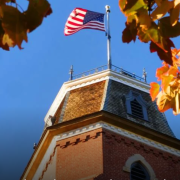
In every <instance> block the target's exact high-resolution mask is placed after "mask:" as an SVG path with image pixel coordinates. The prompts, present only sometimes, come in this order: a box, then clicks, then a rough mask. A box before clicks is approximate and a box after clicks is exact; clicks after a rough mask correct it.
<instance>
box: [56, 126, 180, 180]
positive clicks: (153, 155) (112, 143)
mask: <svg viewBox="0 0 180 180" xmlns="http://www.w3.org/2000/svg"><path fill="white" fill-rule="evenodd" d="M57 145H58V147H57V163H56V165H57V166H56V168H57V169H56V180H110V179H112V180H129V179H130V174H129V173H128V172H125V171H123V167H124V165H125V162H126V161H127V159H128V158H129V157H131V156H133V155H134V154H140V155H141V156H143V157H144V158H145V160H146V161H147V162H148V163H149V164H150V166H151V167H152V168H153V170H154V172H155V174H156V178H158V180H164V179H166V180H180V157H176V156H175V155H172V154H169V153H166V152H164V151H161V150H159V149H156V148H153V147H151V146H148V145H146V144H143V143H139V142H137V141H135V140H132V139H129V138H126V137H124V136H121V135H118V134H116V133H113V132H110V131H108V130H102V129H97V130H94V131H91V132H87V133H84V134H81V135H78V136H74V137H72V138H69V139H65V140H61V141H58V142H57Z"/></svg>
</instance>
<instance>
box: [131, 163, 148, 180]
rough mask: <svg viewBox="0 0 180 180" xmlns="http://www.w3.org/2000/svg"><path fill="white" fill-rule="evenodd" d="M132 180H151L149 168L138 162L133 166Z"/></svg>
mask: <svg viewBox="0 0 180 180" xmlns="http://www.w3.org/2000/svg"><path fill="white" fill-rule="evenodd" d="M131 180H150V177H149V174H148V172H147V170H146V169H145V168H144V167H143V166H142V165H141V164H140V163H138V162H136V163H133V164H132V166H131Z"/></svg>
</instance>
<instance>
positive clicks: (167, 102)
mask: <svg viewBox="0 0 180 180" xmlns="http://www.w3.org/2000/svg"><path fill="white" fill-rule="evenodd" d="M157 106H158V109H159V111H160V112H165V111H167V110H168V109H170V108H171V97H169V96H168V95H167V94H165V93H163V92H162V91H160V93H159V94H158V96H157Z"/></svg>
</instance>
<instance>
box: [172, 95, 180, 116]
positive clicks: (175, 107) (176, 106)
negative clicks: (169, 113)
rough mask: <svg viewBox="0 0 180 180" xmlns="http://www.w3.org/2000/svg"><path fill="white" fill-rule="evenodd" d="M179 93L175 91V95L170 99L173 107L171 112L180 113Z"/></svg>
mask: <svg viewBox="0 0 180 180" xmlns="http://www.w3.org/2000/svg"><path fill="white" fill-rule="evenodd" d="M179 96H180V94H179V93H178V92H177V93H176V96H175V98H174V101H172V103H171V104H172V108H173V114H174V115H178V114H180V97H179Z"/></svg>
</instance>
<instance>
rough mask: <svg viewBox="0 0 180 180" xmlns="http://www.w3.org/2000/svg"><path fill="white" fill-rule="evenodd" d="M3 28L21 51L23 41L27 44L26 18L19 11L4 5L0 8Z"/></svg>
mask: <svg viewBox="0 0 180 180" xmlns="http://www.w3.org/2000/svg"><path fill="white" fill-rule="evenodd" d="M0 10H1V18H2V27H3V29H4V31H5V33H6V34H8V36H9V38H10V39H12V40H13V42H14V44H17V45H18V47H19V48H20V49H22V48H21V43H22V41H23V40H25V41H26V42H27V29H26V23H25V16H24V14H22V13H21V12H20V11H19V10H18V9H16V8H14V7H12V6H6V5H3V6H1V7H0Z"/></svg>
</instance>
